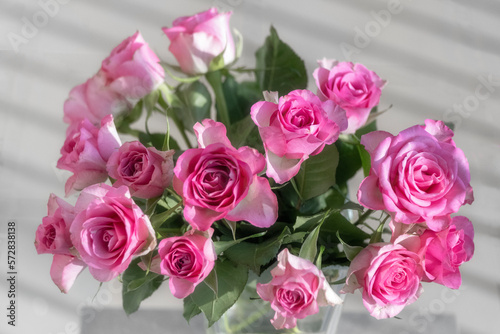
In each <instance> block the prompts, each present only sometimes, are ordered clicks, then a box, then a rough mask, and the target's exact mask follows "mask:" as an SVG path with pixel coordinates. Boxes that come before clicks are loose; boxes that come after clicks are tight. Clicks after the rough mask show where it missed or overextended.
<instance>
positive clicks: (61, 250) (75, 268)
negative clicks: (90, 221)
mask: <svg viewBox="0 0 500 334" xmlns="http://www.w3.org/2000/svg"><path fill="white" fill-rule="evenodd" d="M74 215H75V213H74V207H73V206H72V205H70V204H68V203H67V202H65V201H63V200H62V199H60V198H59V197H57V196H56V195H54V194H51V195H50V197H49V201H48V203H47V216H45V217H44V218H43V219H42V224H40V225H39V226H38V229H37V230H36V236H35V248H36V251H37V253H38V254H45V253H49V254H54V256H53V258H52V266H51V268H50V277H51V278H52V281H54V283H55V284H56V285H57V287H58V288H59V289H60V290H61V292H64V293H67V292H68V291H69V289H70V288H71V286H73V283H74V282H75V280H76V278H77V277H78V275H79V274H80V273H81V272H82V270H83V269H85V267H86V265H85V263H84V262H83V261H81V260H80V259H78V257H76V256H75V255H74V253H75V252H74V250H73V249H72V248H73V244H72V242H71V238H70V233H69V227H70V225H71V223H72V222H73V218H74Z"/></svg>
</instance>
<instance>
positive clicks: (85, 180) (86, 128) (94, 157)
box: [57, 115, 121, 196]
mask: <svg viewBox="0 0 500 334" xmlns="http://www.w3.org/2000/svg"><path fill="white" fill-rule="evenodd" d="M120 145H121V141H120V137H119V136H118V133H117V132H116V128H115V124H114V122H113V116H111V115H108V116H106V117H104V118H103V119H102V121H101V127H100V128H97V127H95V126H94V125H93V124H92V123H91V122H90V121H88V120H87V119H84V120H83V121H81V122H80V123H79V124H78V126H77V127H74V128H70V129H69V132H68V133H67V135H66V140H65V141H64V145H63V147H62V148H61V155H62V156H61V158H60V159H59V160H58V161H57V168H60V169H65V170H68V171H70V172H73V175H72V176H71V177H70V178H69V179H68V180H67V181H66V187H65V190H66V196H68V195H69V194H70V193H71V192H72V191H73V190H81V189H83V188H85V187H87V186H89V185H91V184H95V183H98V182H103V181H105V180H106V179H107V178H108V172H107V171H106V162H107V161H108V159H109V157H110V156H111V153H113V151H115V150H116V149H118V148H119V147H120Z"/></svg>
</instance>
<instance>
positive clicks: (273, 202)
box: [173, 119, 278, 231]
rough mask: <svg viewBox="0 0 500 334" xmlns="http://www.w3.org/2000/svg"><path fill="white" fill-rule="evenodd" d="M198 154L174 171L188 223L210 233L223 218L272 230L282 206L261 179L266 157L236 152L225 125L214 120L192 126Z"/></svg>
mask: <svg viewBox="0 0 500 334" xmlns="http://www.w3.org/2000/svg"><path fill="white" fill-rule="evenodd" d="M194 130H195V133H196V136H197V138H198V146H199V148H195V149H189V150H187V151H185V152H184V153H183V154H182V155H181V156H180V157H179V159H178V160H177V164H176V166H175V168H174V173H175V176H174V181H173V185H174V189H175V191H176V192H177V193H178V194H180V195H181V196H182V198H183V201H184V217H185V218H186V220H187V221H188V222H189V223H190V224H191V225H192V226H193V227H194V228H196V229H199V230H202V231H206V230H207V229H208V228H209V227H210V226H211V225H212V223H213V222H215V221H216V220H219V219H222V218H225V219H228V220H231V221H240V220H246V221H248V222H249V223H251V224H253V225H255V226H258V227H269V226H271V225H273V224H274V223H275V222H276V219H277V217H278V201H277V198H276V195H275V194H274V193H273V192H272V190H271V187H270V185H269V182H268V180H267V179H266V178H263V177H260V176H258V173H260V172H262V170H263V169H264V167H265V160H264V157H263V156H262V155H261V154H259V152H258V151H257V150H255V149H252V148H250V147H247V146H244V147H241V148H239V149H235V148H234V147H233V146H232V145H231V143H230V142H229V139H228V138H227V136H226V127H225V126H224V124H222V123H219V122H215V121H213V120H210V119H206V120H204V121H203V124H200V123H196V124H195V126H194Z"/></svg>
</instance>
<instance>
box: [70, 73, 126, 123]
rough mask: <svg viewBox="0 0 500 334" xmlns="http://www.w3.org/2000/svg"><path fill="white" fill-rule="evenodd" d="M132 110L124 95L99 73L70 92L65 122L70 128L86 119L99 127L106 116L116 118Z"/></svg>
mask: <svg viewBox="0 0 500 334" xmlns="http://www.w3.org/2000/svg"><path fill="white" fill-rule="evenodd" d="M131 108H132V105H131V104H130V103H129V102H128V101H127V100H126V99H125V98H124V97H123V96H122V95H120V94H119V93H118V92H116V91H115V90H113V89H111V87H109V85H108V82H107V78H106V76H105V74H104V73H102V72H99V73H97V74H96V75H94V76H93V77H92V78H90V79H88V80H87V81H86V82H85V83H83V84H81V85H78V86H76V87H74V88H73V89H72V90H71V91H70V93H69V97H68V99H67V100H66V101H65V102H64V108H63V111H64V118H63V120H64V122H66V123H68V124H69V125H70V128H71V127H75V126H76V125H77V124H79V123H80V122H81V121H82V120H84V119H87V120H89V121H90V123H92V124H94V125H99V124H100V123H101V120H102V119H103V118H104V117H105V116H107V115H114V116H116V115H117V114H119V113H121V112H124V111H127V110H129V109H131Z"/></svg>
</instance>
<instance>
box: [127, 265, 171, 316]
mask: <svg viewBox="0 0 500 334" xmlns="http://www.w3.org/2000/svg"><path fill="white" fill-rule="evenodd" d="M139 261H140V259H139V258H137V259H135V260H133V261H132V263H131V264H130V265H129V266H128V268H127V269H126V270H125V272H124V273H123V275H122V279H123V288H122V299H123V309H124V310H125V313H127V314H132V313H134V312H135V311H137V310H138V309H139V306H140V305H141V302H142V301H143V300H144V299H146V298H148V297H149V296H151V295H152V294H153V292H155V291H156V290H157V289H158V288H159V287H160V285H161V283H162V282H163V278H164V277H163V276H162V275H158V274H155V273H153V272H151V271H150V272H149V273H147V274H146V271H144V270H142V269H141V268H140V267H139V266H138V263H139Z"/></svg>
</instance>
